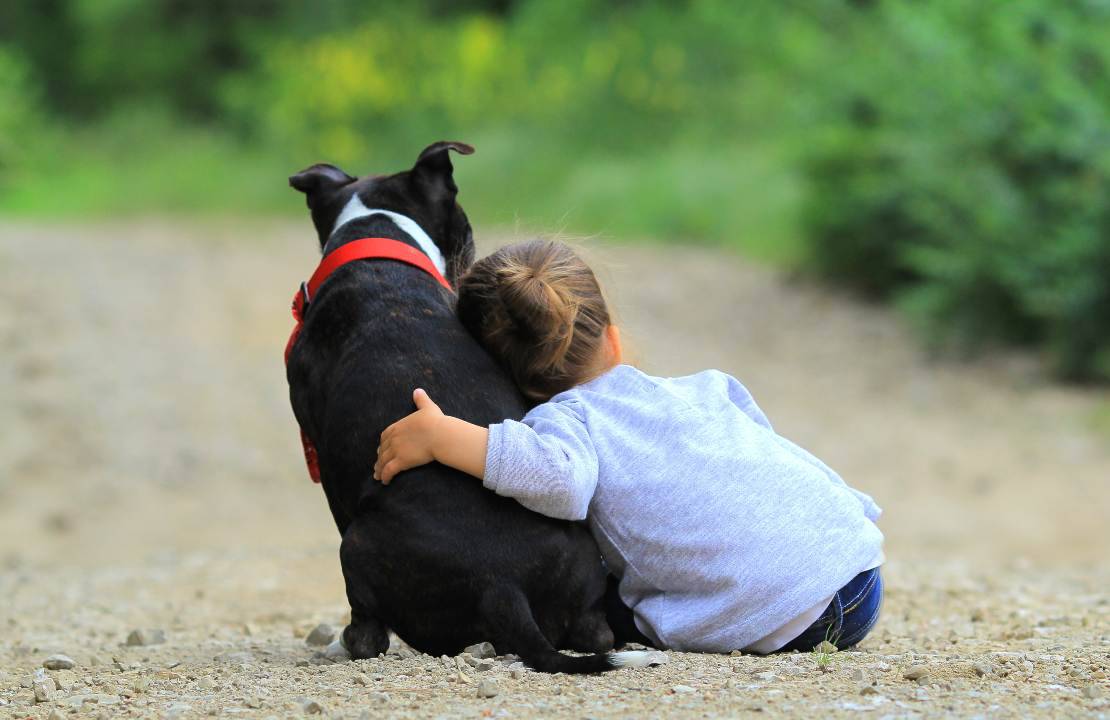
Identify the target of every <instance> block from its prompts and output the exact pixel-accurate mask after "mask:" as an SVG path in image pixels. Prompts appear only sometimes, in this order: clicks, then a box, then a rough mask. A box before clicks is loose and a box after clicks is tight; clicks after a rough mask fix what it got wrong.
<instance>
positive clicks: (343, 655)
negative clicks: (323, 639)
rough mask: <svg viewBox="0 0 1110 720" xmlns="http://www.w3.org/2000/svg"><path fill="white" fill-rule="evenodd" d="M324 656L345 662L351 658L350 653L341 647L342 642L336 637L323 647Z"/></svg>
mask: <svg viewBox="0 0 1110 720" xmlns="http://www.w3.org/2000/svg"><path fill="white" fill-rule="evenodd" d="M324 657H326V658H327V659H328V660H331V661H332V662H346V661H348V660H350V659H351V654H350V653H349V652H347V648H345V647H343V643H342V642H341V641H340V640H338V639H336V640H333V641H332V642H331V643H329V644H328V646H327V647H326V648H325V649H324Z"/></svg>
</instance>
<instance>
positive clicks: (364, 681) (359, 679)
mask: <svg viewBox="0 0 1110 720" xmlns="http://www.w3.org/2000/svg"><path fill="white" fill-rule="evenodd" d="M354 681H355V684H356V685H367V686H369V685H370V684H371V682H372V681H371V680H370V676H369V675H367V674H366V673H359V674H358V675H355V677H354Z"/></svg>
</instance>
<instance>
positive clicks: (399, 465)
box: [374, 389, 489, 485]
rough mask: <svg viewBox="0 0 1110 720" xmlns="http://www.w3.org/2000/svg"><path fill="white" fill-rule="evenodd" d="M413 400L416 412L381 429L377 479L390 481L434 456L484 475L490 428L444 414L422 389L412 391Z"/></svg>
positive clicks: (455, 466) (467, 470)
mask: <svg viewBox="0 0 1110 720" xmlns="http://www.w3.org/2000/svg"><path fill="white" fill-rule="evenodd" d="M412 401H413V402H414V403H415V404H416V412H414V413H412V414H411V415H409V416H408V417H405V418H402V419H400V420H398V421H397V422H395V423H393V424H392V425H390V426H389V427H387V428H386V429H385V432H383V433H382V439H381V444H380V445H378V459H377V461H376V462H375V463H374V479H375V480H381V481H382V483H383V484H385V485H388V484H389V483H390V482H392V480H393V477H394V476H395V475H396V474H397V473H399V472H401V471H403V470H408V469H409V468H414V467H416V466H417V465H425V464H427V463H430V462H432V461H433V460H434V461H436V462H440V463H443V464H444V465H448V466H450V467H453V468H455V469H456V470H461V471H463V472H464V473H466V474H467V475H473V476H474V477H476V478H481V477H483V476H485V474H486V443H487V439H488V437H489V430H487V429H485V428H484V427H480V426H478V425H472V424H470V423H468V422H466V421H465V420H460V419H458V418H455V417H451V416H450V415H444V414H443V411H442V410H440V409H439V406H438V405H436V404H435V403H434V402H432V399H431V398H430V397H428V393H426V392H424V391H423V390H420V389H417V390H415V391H413V393H412Z"/></svg>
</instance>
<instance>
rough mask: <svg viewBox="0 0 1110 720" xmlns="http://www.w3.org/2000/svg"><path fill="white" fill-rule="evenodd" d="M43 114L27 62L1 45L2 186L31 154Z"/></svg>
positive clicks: (0, 138)
mask: <svg viewBox="0 0 1110 720" xmlns="http://www.w3.org/2000/svg"><path fill="white" fill-rule="evenodd" d="M42 121H43V118H42V117H41V114H40V112H39V108H38V97H37V95H36V93H35V91H34V88H33V86H32V83H31V77H30V73H29V71H28V68H27V65H26V63H24V62H23V61H22V60H21V58H20V57H19V56H18V55H16V54H15V53H12V52H10V51H9V50H8V49H6V48H5V47H4V46H3V45H0V186H2V185H7V184H9V183H11V182H12V181H13V178H14V176H15V174H16V172H17V171H18V170H19V169H20V168H21V167H22V166H23V165H25V164H26V162H27V160H28V156H29V154H30V147H29V142H28V137H29V136H37V135H38V134H39V133H40V132H41V130H42V128H41V124H42Z"/></svg>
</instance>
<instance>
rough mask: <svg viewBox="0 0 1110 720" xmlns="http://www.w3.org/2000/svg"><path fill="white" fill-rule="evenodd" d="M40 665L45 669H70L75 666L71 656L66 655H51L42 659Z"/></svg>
mask: <svg viewBox="0 0 1110 720" xmlns="http://www.w3.org/2000/svg"><path fill="white" fill-rule="evenodd" d="M42 666H43V667H44V668H46V669H47V670H71V669H73V668H74V667H76V666H77V663H76V662H74V660H73V658H71V657H69V656H68V655H60V654H59V655H51V656H50V657H48V658H46V659H45V660H43V661H42Z"/></svg>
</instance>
